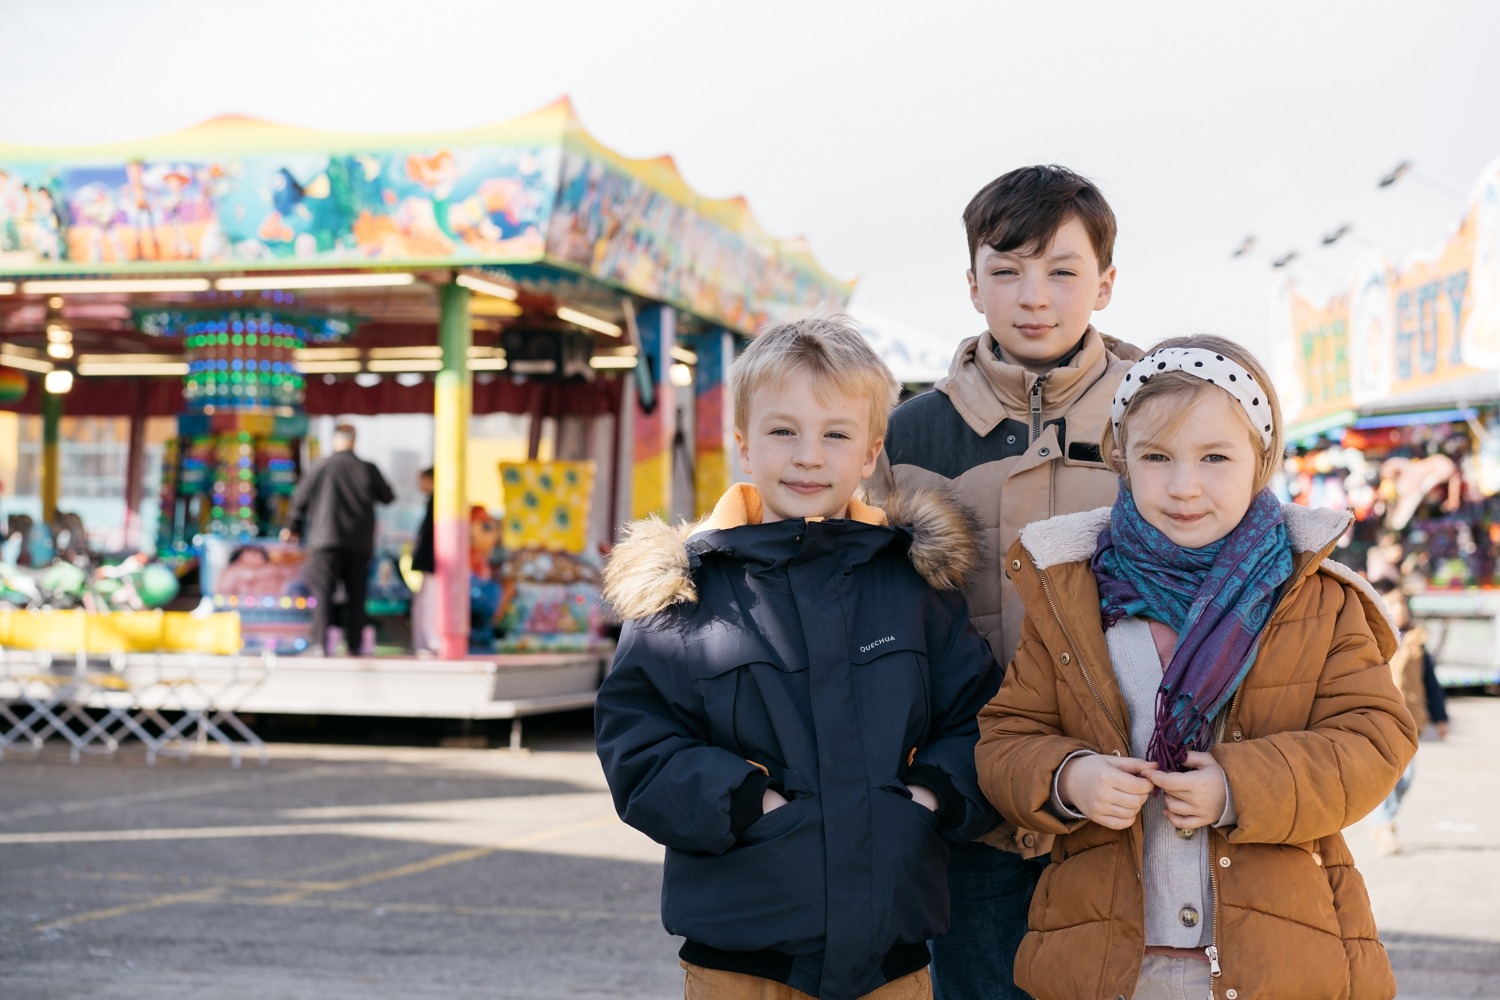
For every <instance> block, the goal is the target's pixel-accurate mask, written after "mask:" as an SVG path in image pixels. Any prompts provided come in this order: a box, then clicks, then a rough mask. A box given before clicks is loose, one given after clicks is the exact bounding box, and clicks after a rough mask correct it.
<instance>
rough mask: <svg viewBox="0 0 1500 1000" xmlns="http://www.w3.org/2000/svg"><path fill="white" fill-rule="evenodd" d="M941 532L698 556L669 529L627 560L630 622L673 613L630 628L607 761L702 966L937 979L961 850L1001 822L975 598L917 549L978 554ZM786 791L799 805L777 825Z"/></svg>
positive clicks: (805, 538)
mask: <svg viewBox="0 0 1500 1000" xmlns="http://www.w3.org/2000/svg"><path fill="white" fill-rule="evenodd" d="M928 499H929V500H931V499H932V498H928ZM929 506H931V505H930V504H929ZM927 513H929V514H930V513H931V511H928V512H927ZM950 515H951V516H952V517H955V518H958V519H959V520H960V521H963V523H964V524H967V520H966V519H964V518H962V516H961V514H959V513H958V512H957V511H956V510H955V511H951V512H944V513H943V514H942V516H941V517H939V519H938V520H939V521H941V520H942V518H944V517H949V516H950ZM932 523H933V521H932V519H931V518H930V517H928V518H927V519H926V521H925V522H924V525H925V526H924V527H919V528H915V529H914V528H911V527H894V528H893V527H886V526H881V525H875V524H867V523H860V522H858V521H853V520H832V521H812V522H807V521H802V520H795V521H776V522H772V523H769V524H746V525H742V526H738V527H731V528H727V529H721V530H709V531H704V532H700V533H699V534H696V535H692V536H691V537H690V538H689V539H688V540H687V541H686V542H684V540H683V538H682V536H681V535H680V534H679V533H677V532H674V531H673V530H672V529H670V528H668V527H666V526H665V525H663V524H661V523H660V522H653V524H652V525H646V526H644V527H642V528H639V529H638V530H636V531H635V532H634V533H633V534H632V536H631V538H630V539H628V540H627V541H626V542H624V543H622V544H621V546H619V547H618V548H617V549H616V552H615V554H614V555H613V557H612V559H611V567H610V571H609V573H608V574H607V580H608V585H609V589H608V593H609V595H610V597H611V599H612V600H613V601H614V603H615V604H616V607H617V608H618V609H619V610H621V612H622V613H623V614H625V615H626V616H627V617H629V618H634V616H633V615H631V612H632V611H638V610H648V611H650V610H651V609H659V610H654V611H652V613H649V614H646V615H645V616H644V617H639V618H634V620H629V621H627V623H626V626H625V629H624V632H623V634H622V636H621V639H620V645H619V649H618V651H617V655H616V656H615V661H614V666H613V669H612V670H611V672H610V673H609V675H608V676H607V677H606V678H605V681H604V684H603V686H602V687H601V689H600V691H599V697H598V702H597V707H596V714H595V726H596V736H597V740H598V751H599V756H600V759H601V761H602V762H603V765H604V772H605V775H606V777H607V779H608V781H609V786H610V790H611V792H612V793H613V795H614V800H615V805H616V808H617V809H618V811H619V813H620V815H621V817H622V818H623V819H624V820H625V821H626V822H627V823H629V824H630V825H632V826H634V827H636V828H637V829H639V830H641V831H643V832H645V833H646V834H648V835H649V836H651V837H652V838H653V839H654V840H656V841H658V842H660V843H662V844H664V845H666V847H667V856H666V870H665V875H664V882H663V888H662V919H663V923H664V924H665V925H666V928H667V930H668V931H669V932H671V933H673V934H679V935H682V936H683V937H685V938H686V939H687V945H685V946H684V949H683V956H684V957H685V958H687V959H688V960H689V961H696V962H698V964H704V965H710V966H713V967H716V968H731V969H734V970H736V971H745V972H750V973H753V974H757V975H762V976H765V977H767V978H774V979H778V980H780V981H783V982H786V983H788V985H790V986H792V987H793V988H795V989H798V990H802V991H803V992H805V993H809V994H811V995H813V996H815V997H823V998H827V1000H852V998H854V997H858V996H861V995H863V994H864V993H868V992H870V991H871V990H874V989H877V988H878V987H880V986H881V985H882V984H883V983H885V982H886V981H887V980H888V979H893V978H897V977H899V976H900V975H904V974H907V973H909V972H912V971H915V970H916V969H918V968H922V967H923V966H925V965H926V964H927V959H926V950H925V947H926V946H925V942H926V941H927V940H928V939H930V938H932V937H935V936H937V935H939V934H941V933H942V932H943V931H944V930H945V929H946V928H947V926H948V895H947V885H946V879H945V871H946V863H947V855H948V848H947V845H946V843H945V837H951V838H954V839H958V840H969V839H972V838H974V837H976V836H978V835H980V834H982V833H984V832H985V831H986V830H987V829H989V827H991V826H992V825H993V824H994V823H995V822H996V821H997V819H998V817H997V816H996V814H995V813H994V811H993V809H992V808H991V807H990V806H989V805H988V803H986V802H985V800H984V797H983V795H982V794H981V793H980V792H979V789H978V785H977V781H976V778H975V773H974V746H975V743H976V741H977V737H978V729H977V724H976V722H975V716H976V715H977V713H978V711H979V709H980V708H981V707H982V706H983V705H984V704H985V703H986V701H987V700H988V699H989V697H990V696H992V695H993V694H994V692H995V690H996V689H997V687H998V685H999V671H998V669H997V668H996V666H995V663H994V660H993V657H992V655H991V653H990V650H989V646H988V645H987V644H986V643H985V641H984V640H983V639H982V638H980V636H979V634H978V633H977V632H975V631H974V630H973V628H972V627H971V626H970V625H969V620H968V611H967V608H966V606H965V603H964V600H963V598H962V596H961V594H960V592H958V591H957V590H956V589H952V590H938V589H936V588H934V587H933V586H932V585H930V584H929V582H928V581H927V580H926V579H924V578H923V576H922V575H920V574H919V573H918V572H917V570H916V569H914V567H913V561H914V558H915V554H914V553H912V552H910V551H909V550H910V549H912V548H913V546H914V542H913V539H914V536H915V537H916V538H917V539H918V541H917V542H916V543H915V544H916V545H924V546H927V547H928V548H929V549H932V550H933V551H928V552H926V553H925V561H926V562H927V563H929V564H936V565H942V564H943V561H944V560H945V559H946V561H947V564H948V566H949V567H950V568H951V565H953V564H961V563H964V562H966V561H968V560H969V559H970V558H971V555H970V553H977V552H979V551H980V549H979V547H978V546H977V545H974V544H971V543H968V544H967V548H965V545H966V543H965V542H964V541H963V540H962V538H961V537H959V536H961V534H962V532H958V534H957V535H955V534H954V533H953V532H951V531H948V530H947V529H946V528H944V529H942V530H939V531H937V532H936V533H935V534H934V532H933V531H932V530H931V528H932ZM674 546H675V548H676V551H675V553H674V552H671V551H668V550H670V549H671V548H672V547H674ZM945 547H946V548H948V549H949V551H948V552H946V553H945V552H943V551H942V549H943V548H945ZM918 561H919V562H920V561H921V560H918ZM664 594H665V595H669V596H668V597H666V598H664V597H663V596H662V595H664ZM664 600H666V601H668V603H667V604H666V606H665V607H662V604H663V602H664ZM674 602H675V603H674ZM622 605H623V607H622ZM762 769H764V773H763V771H762ZM908 782H909V783H911V784H920V785H925V786H927V787H928V788H931V789H932V790H933V791H934V793H935V794H936V795H937V797H938V800H939V804H940V807H939V809H938V811H937V812H936V813H934V812H932V811H929V810H928V809H926V808H924V807H923V806H921V805H919V804H917V803H915V802H913V801H912V799H911V796H910V793H909V792H908V790H907V787H906V785H907V783H908ZM768 786H769V787H774V788H776V789H777V790H779V791H781V792H782V793H783V794H784V795H786V796H787V798H788V799H789V800H790V801H789V803H788V804H787V805H785V806H783V807H781V808H779V809H776V810H773V811H772V812H771V813H769V814H764V815H763V814H762V812H761V800H762V796H763V793H764V790H765V788H766V787H768Z"/></svg>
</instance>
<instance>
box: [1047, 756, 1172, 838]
mask: <svg viewBox="0 0 1500 1000" xmlns="http://www.w3.org/2000/svg"><path fill="white" fill-rule="evenodd" d="M1154 771H1156V765H1155V764H1154V763H1153V762H1151V761H1149V760H1140V759H1138V758H1135V757H1114V756H1110V755H1108V754H1102V753H1091V754H1086V755H1084V756H1082V757H1074V758H1073V759H1072V760H1070V761H1068V762H1067V763H1066V764H1064V765H1063V769H1062V773H1061V774H1060V775H1058V778H1057V793H1058V795H1059V796H1060V797H1061V798H1062V800H1063V802H1065V803H1067V804H1068V805H1069V806H1071V807H1072V808H1074V809H1076V810H1078V811H1079V812H1081V813H1083V814H1084V815H1085V816H1087V817H1088V818H1089V819H1091V820H1093V821H1094V822H1095V823H1098V824H1099V825H1100V826H1104V827H1108V828H1109V829H1111V830H1124V829H1125V828H1127V827H1129V826H1130V825H1131V824H1132V823H1134V822H1135V817H1136V814H1137V813H1139V812H1140V811H1141V806H1143V805H1145V804H1146V797H1147V796H1149V795H1150V794H1151V791H1152V789H1153V788H1155V787H1156V786H1155V785H1153V784H1152V783H1151V780H1150V779H1149V777H1146V776H1148V775H1150V774H1151V773H1153V772H1154Z"/></svg>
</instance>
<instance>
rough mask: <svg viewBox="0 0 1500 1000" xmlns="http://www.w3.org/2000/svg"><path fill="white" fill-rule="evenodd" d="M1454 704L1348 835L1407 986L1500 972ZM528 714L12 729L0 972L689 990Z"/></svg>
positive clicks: (572, 744)
mask: <svg viewBox="0 0 1500 1000" xmlns="http://www.w3.org/2000/svg"><path fill="white" fill-rule="evenodd" d="M1451 711H1452V715H1453V720H1454V723H1453V734H1452V736H1451V737H1450V739H1449V740H1448V741H1447V742H1445V743H1435V742H1428V743H1424V744H1423V746H1422V749H1421V754H1420V756H1419V758H1418V760H1419V773H1418V775H1417V780H1416V782H1415V784H1414V786H1413V788H1412V791H1411V793H1410V794H1409V796H1408V797H1407V800H1406V803H1405V805H1404V806H1403V809H1402V814H1401V816H1400V818H1399V828H1400V832H1401V838H1402V841H1403V847H1404V850H1403V852H1402V853H1401V854H1399V855H1395V856H1381V855H1379V854H1377V853H1376V852H1375V850H1374V846H1373V842H1372V841H1371V839H1370V837H1369V831H1368V829H1367V828H1366V824H1359V825H1358V826H1356V827H1355V828H1354V829H1353V830H1351V831H1350V835H1349V836H1350V840H1351V843H1352V844H1353V847H1354V850H1355V853H1356V856H1357V858H1358V860H1359V863H1360V867H1361V869H1362V870H1363V872H1364V874H1365V877H1366V880H1367V881H1368V883H1369V885H1370V891H1371V895H1372V897H1373V899H1374V904H1375V910H1376V917H1377V920H1378V921H1379V924H1380V927H1381V931H1382V937H1383V938H1384V939H1385V941H1386V944H1387V947H1388V948H1389V950H1390V953H1391V956H1392V960H1393V962H1394V964H1395V965H1396V968H1397V977H1398V981H1399V982H1400V984H1401V996H1402V997H1403V998H1413V1000H1450V998H1459V997H1463V998H1472V997H1491V998H1500V781H1497V780H1496V775H1495V772H1496V767H1495V761H1496V759H1497V756H1500V698H1495V697H1460V698H1454V699H1452V700H1451ZM535 723H536V724H531V723H530V720H529V724H528V728H527V749H526V750H525V751H522V752H520V753H512V752H510V751H508V750H503V749H458V748H452V747H442V746H393V745H370V744H369V743H366V742H363V741H364V740H366V739H368V740H369V741H371V742H374V743H380V744H389V743H391V742H393V741H398V740H400V739H401V738H402V737H403V732H402V730H401V729H400V728H399V727H392V724H391V723H390V722H389V721H385V722H382V723H380V724H379V725H380V727H381V728H379V729H378V730H377V729H374V728H371V729H369V730H368V731H361V730H360V728H359V725H360V724H359V723H358V722H345V723H343V724H342V725H340V726H333V727H320V728H319V730H318V735H319V738H330V736H331V738H334V739H339V740H344V741H348V742H346V743H320V744H313V743H307V742H300V743H293V742H286V741H284V740H282V739H280V738H279V737H280V736H284V735H286V733H287V732H290V733H292V734H304V735H305V734H306V733H307V730H306V728H305V725H304V726H303V728H290V729H288V728H287V727H281V729H280V731H279V732H278V727H276V726H275V725H273V724H271V723H270V721H269V720H268V722H267V732H268V733H269V734H270V735H272V736H273V737H278V738H277V740H276V741H275V742H273V744H272V747H271V759H270V763H269V764H266V765H264V766H261V765H258V764H256V763H254V760H253V758H251V759H250V760H249V761H247V762H246V763H245V764H244V765H243V766H242V767H241V768H240V769H239V770H233V769H231V768H230V767H229V766H228V761H227V759H226V758H225V757H224V756H223V755H222V753H219V752H216V751H215V750H214V749H212V748H208V749H205V750H204V751H203V752H200V753H196V754H194V755H192V756H190V757H189V758H187V759H185V760H183V759H170V758H164V759H161V760H159V761H158V763H157V764H156V766H155V767H147V766H146V764H145V761H144V754H143V753H141V752H140V751H139V748H133V747H131V745H130V744H126V745H125V747H124V748H122V749H121V750H120V752H119V753H118V754H116V755H115V756H113V757H85V758H84V759H83V760H82V761H81V762H80V763H78V764H76V765H75V764H71V763H69V761H68V757H67V755H66V753H65V752H62V751H60V749H59V748H56V747H51V746H49V747H47V748H45V749H44V750H43V751H42V752H41V753H40V754H37V755H32V754H29V753H15V752H11V753H7V755H6V756H5V758H4V759H3V761H0V998H3V1000H72V998H84V997H88V998H94V1000H148V998H149V1000H170V998H200V997H213V998H216V1000H220V998H222V1000H239V998H245V1000H298V998H303V997H308V998H311V997H317V998H320V1000H323V998H333V1000H341V998H345V997H347V998H358V1000H371V998H386V997H391V998H395V997H401V998H412V1000H424V998H433V1000H438V998H443V1000H461V998H479V997H484V998H489V1000H494V998H501V1000H508V998H516V1000H542V998H555V997H566V998H578V1000H592V998H601V1000H602V998H614V1000H646V998H663V1000H665V998H671V997H680V996H681V995H682V986H681V972H680V970H679V968H678V966H677V959H676V950H677V946H678V943H679V942H678V941H677V940H676V939H674V938H671V937H670V936H668V935H667V934H666V932H665V931H663V930H662V928H661V924H660V922H659V919H658V914H657V903H658V894H659V891H660V861H661V849H660V848H659V847H657V846H656V845H655V844H653V843H651V842H650V841H649V840H647V839H646V838H644V837H643V836H641V835H640V834H638V833H636V832H635V831H633V830H631V829H629V828H628V827H626V826H624V825H623V824H622V823H620V822H619V821H618V819H616V818H615V815H614V810H613V808H612V806H611V804H610V801H609V797H608V794H607V792H606V790H605V786H604V781H603V778H602V776H601V775H600V773H599V766H598V762H597V759H596V758H595V757H594V755H593V752H592V749H591V744H590V737H589V731H588V723H587V715H586V713H572V714H569V715H566V716H559V717H557V718H556V719H553V720H547V721H543V720H535ZM404 735H405V738H407V739H408V740H410V741H412V742H423V741H430V742H433V743H436V742H439V741H441V740H443V739H445V738H448V739H449V741H450V742H451V741H452V740H451V737H453V736H454V735H455V734H453V733H451V732H447V731H442V730H437V729H433V728H431V727H428V728H425V729H424V728H421V727H415V728H413V729H412V730H410V731H407V732H406V733H405V734H404ZM490 735H493V734H486V733H479V734H477V736H476V734H473V733H471V734H469V736H468V739H469V740H470V741H471V742H482V741H484V740H486V739H487V738H488V737H489V736H490ZM501 738H502V739H503V734H501ZM355 741H361V742H359V743H358V745H356V743H355Z"/></svg>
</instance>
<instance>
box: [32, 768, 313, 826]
mask: <svg viewBox="0 0 1500 1000" xmlns="http://www.w3.org/2000/svg"><path fill="white" fill-rule="evenodd" d="M342 772H343V769H342V768H337V767H315V768H311V769H309V770H306V771H296V772H293V773H290V774H265V775H263V774H254V773H253V772H251V775H250V780H249V781H245V780H239V779H235V780H223V781H205V782H201V783H199V784H196V785H178V786H175V787H173V788H161V789H157V790H155V791H150V792H133V793H130V794H127V795H111V796H109V797H108V798H97V799H74V800H72V801H68V802H49V803H47V804H45V805H35V806H22V807H21V808H19V809H10V810H7V811H6V813H5V817H6V819H27V818H30V817H33V816H57V815H61V814H63V813H74V812H83V811H86V810H89V809H116V808H119V807H120V806H128V805H135V804H137V803H143V802H165V801H167V800H168V799H189V798H192V797H194V796H197V795H212V794H214V793H215V792H243V791H245V790H246V788H247V787H248V788H260V787H262V786H264V785H282V784H286V783H287V782H292V781H308V780H311V779H313V778H325V777H328V776H329V775H333V774H340V773H342Z"/></svg>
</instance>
